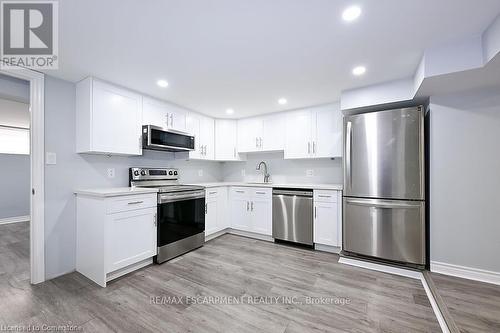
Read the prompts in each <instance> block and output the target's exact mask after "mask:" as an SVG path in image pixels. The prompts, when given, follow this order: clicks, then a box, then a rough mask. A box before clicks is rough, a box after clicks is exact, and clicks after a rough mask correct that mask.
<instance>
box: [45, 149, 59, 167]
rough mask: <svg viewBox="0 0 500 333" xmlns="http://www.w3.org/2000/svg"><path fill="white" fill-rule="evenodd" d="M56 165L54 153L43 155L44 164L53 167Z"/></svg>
mask: <svg viewBox="0 0 500 333" xmlns="http://www.w3.org/2000/svg"><path fill="white" fill-rule="evenodd" d="M56 163H57V154H56V153H49V152H46V153H45V164H47V165H54V164H56Z"/></svg>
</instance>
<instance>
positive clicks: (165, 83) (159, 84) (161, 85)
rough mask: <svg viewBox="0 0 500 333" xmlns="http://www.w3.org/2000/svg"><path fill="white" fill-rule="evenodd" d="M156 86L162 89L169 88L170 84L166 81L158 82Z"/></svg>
mask: <svg viewBox="0 0 500 333" xmlns="http://www.w3.org/2000/svg"><path fill="white" fill-rule="evenodd" d="M156 84H157V85H158V86H160V87H162V88H166V87H168V82H167V81H166V80H158V81H156Z"/></svg>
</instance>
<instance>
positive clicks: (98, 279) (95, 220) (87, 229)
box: [76, 193, 157, 287]
mask: <svg viewBox="0 0 500 333" xmlns="http://www.w3.org/2000/svg"><path fill="white" fill-rule="evenodd" d="M156 198H157V196H156V193H152V194H136V195H124V196H117V197H97V196H86V195H77V199H76V206H77V208H76V212H77V214H76V215H77V218H76V219H77V222H76V224H77V228H76V229H77V237H76V238H77V240H76V270H77V271H78V272H80V273H81V274H83V275H85V276H86V277H88V278H89V279H91V280H92V281H94V282H95V283H97V284H98V285H100V286H101V287H106V283H107V282H108V281H110V280H112V279H114V278H117V277H119V276H122V275H124V274H127V273H129V272H131V271H133V270H136V269H138V268H141V267H144V266H146V265H149V264H150V263H152V261H153V260H152V258H153V257H154V256H155V255H156V250H157V246H156V244H157V239H156V238H157V232H156V228H157V220H156V218H157V217H156V213H157V208H156V206H157V205H156Z"/></svg>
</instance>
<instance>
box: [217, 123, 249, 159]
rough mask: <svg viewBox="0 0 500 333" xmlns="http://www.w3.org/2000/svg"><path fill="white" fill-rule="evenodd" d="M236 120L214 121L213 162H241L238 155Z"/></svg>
mask: <svg viewBox="0 0 500 333" xmlns="http://www.w3.org/2000/svg"><path fill="white" fill-rule="evenodd" d="M237 132H238V126H237V121H236V120H229V119H215V160H216V161H242V160H243V158H242V157H241V156H240V154H239V153H238V145H237V142H238V134H237Z"/></svg>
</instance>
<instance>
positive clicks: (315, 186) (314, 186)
mask: <svg viewBox="0 0 500 333" xmlns="http://www.w3.org/2000/svg"><path fill="white" fill-rule="evenodd" d="M189 185H198V186H204V187H207V188H209V187H221V186H248V187H271V188H272V187H274V188H277V187H281V188H301V189H312V190H334V191H342V189H343V185H342V184H292V183H289V184H283V183H244V182H218V183H217V182H216V183H192V184H191V183H190V184H189Z"/></svg>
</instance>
